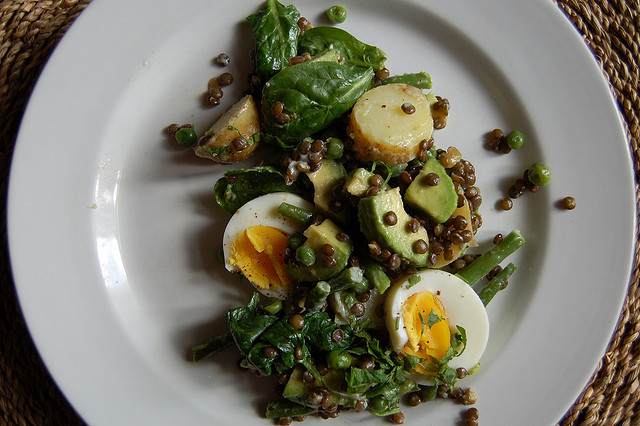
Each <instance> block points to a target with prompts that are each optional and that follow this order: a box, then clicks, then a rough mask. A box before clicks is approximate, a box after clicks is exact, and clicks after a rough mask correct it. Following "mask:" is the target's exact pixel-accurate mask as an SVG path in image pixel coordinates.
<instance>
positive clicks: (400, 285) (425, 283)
mask: <svg viewBox="0 0 640 426" xmlns="http://www.w3.org/2000/svg"><path fill="white" fill-rule="evenodd" d="M417 275H418V276H420V281H418V282H417V283H415V284H414V285H411V284H410V283H409V277H403V278H401V279H399V280H398V281H396V282H395V283H394V284H393V286H392V287H391V288H390V289H389V290H387V297H386V299H385V314H386V315H385V323H386V326H387V329H388V331H389V336H390V340H391V345H392V347H393V348H394V350H396V351H401V350H402V348H403V347H404V346H405V344H406V343H407V342H408V341H409V336H408V335H407V332H406V331H405V325H404V320H403V317H402V306H403V305H404V303H405V302H406V300H407V299H408V298H409V297H411V296H412V295H414V294H416V293H420V292H423V291H428V292H430V293H432V294H433V295H434V296H436V297H437V298H438V299H440V302H442V305H443V306H444V310H445V314H446V316H447V318H448V320H449V325H450V327H451V330H452V333H456V332H457V330H456V328H455V327H456V326H460V327H462V328H464V329H465V331H466V335H467V346H466V349H465V350H464V352H463V353H462V354H461V355H460V356H458V357H455V358H453V359H452V360H451V361H450V362H449V366H450V367H452V368H458V367H463V368H466V369H467V370H470V369H472V368H473V367H475V366H476V365H477V364H478V362H479V361H480V358H481V357H482V354H483V353H484V350H485V348H486V346H487V341H488V340H489V318H488V316H487V311H486V309H485V307H484V304H483V303H482V301H481V300H480V298H479V297H478V295H477V293H476V292H475V290H474V289H473V288H471V286H470V285H469V284H467V283H466V282H464V281H463V280H462V279H460V278H458V277H456V276H455V275H453V274H450V273H448V272H445V271H441V270H438V269H428V270H425V271H421V272H419V273H418V274H417ZM396 318H398V319H397V320H396ZM396 321H398V322H397V323H396ZM396 324H397V325H396ZM423 378H425V379H426V380H425V382H429V379H428V378H427V377H425V376H423ZM418 379H420V378H419V377H418ZM418 381H419V382H420V380H418Z"/></svg>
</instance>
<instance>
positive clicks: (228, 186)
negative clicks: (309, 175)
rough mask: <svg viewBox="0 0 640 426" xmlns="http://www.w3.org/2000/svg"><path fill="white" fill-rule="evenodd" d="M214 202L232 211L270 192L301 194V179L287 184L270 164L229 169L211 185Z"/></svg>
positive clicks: (302, 188) (302, 189)
mask: <svg viewBox="0 0 640 426" xmlns="http://www.w3.org/2000/svg"><path fill="white" fill-rule="evenodd" d="M213 192H214V194H215V197H216V202H217V203H218V205H219V206H220V207H222V208H223V209H225V210H226V211H228V212H229V213H233V212H235V211H236V210H238V209H239V208H240V207H242V206H243V205H244V204H245V203H246V202H247V201H251V200H253V199H254V198H256V197H259V196H260V195H264V194H269V193H271V192H293V193H296V194H302V193H303V192H304V187H303V184H302V183H301V181H295V182H293V184H292V185H287V184H286V183H285V181H284V175H283V174H282V173H281V172H280V171H279V170H278V169H276V168H274V167H271V166H259V167H251V168H248V169H241V170H229V171H227V172H226V173H225V174H224V177H222V178H220V179H218V181H217V182H216V184H215V185H214V187H213Z"/></svg>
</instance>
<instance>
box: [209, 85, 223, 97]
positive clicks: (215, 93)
mask: <svg viewBox="0 0 640 426" xmlns="http://www.w3.org/2000/svg"><path fill="white" fill-rule="evenodd" d="M209 96H211V97H212V98H213V99H222V96H223V93H222V89H221V88H220V87H219V86H214V87H212V88H211V89H209Z"/></svg>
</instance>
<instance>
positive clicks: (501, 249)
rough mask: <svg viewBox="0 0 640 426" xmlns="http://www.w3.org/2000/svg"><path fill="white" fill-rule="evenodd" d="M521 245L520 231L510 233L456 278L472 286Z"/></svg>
mask: <svg viewBox="0 0 640 426" xmlns="http://www.w3.org/2000/svg"><path fill="white" fill-rule="evenodd" d="M523 244H524V237H523V236H522V234H521V233H520V231H518V230H514V231H511V232H510V233H509V235H507V236H506V237H504V238H503V239H502V241H500V242H499V243H498V244H496V245H495V246H493V247H491V248H490V249H489V250H487V251H486V252H485V253H483V254H482V255H481V256H480V257H479V258H477V259H476V260H474V261H473V262H471V263H470V264H469V265H467V266H466V267H465V268H464V269H462V270H461V271H459V272H458V273H457V274H456V276H457V277H459V278H462V279H463V280H464V281H465V282H466V283H467V284H469V285H473V284H475V283H476V282H478V281H480V280H481V279H482V277H484V276H485V275H487V274H488V273H489V271H491V270H492V269H493V268H495V267H496V266H498V265H499V264H500V262H502V261H503V260H504V259H505V258H506V257H507V256H509V255H510V254H511V253H513V252H514V251H516V250H517V249H518V248H520V247H521V246H522V245H523Z"/></svg>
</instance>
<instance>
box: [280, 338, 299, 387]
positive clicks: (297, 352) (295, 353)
mask: <svg viewBox="0 0 640 426" xmlns="http://www.w3.org/2000/svg"><path fill="white" fill-rule="evenodd" d="M293 354H294V356H295V357H296V359H297V360H298V361H302V359H303V358H304V352H303V351H302V348H301V347H300V346H296V349H295V351H294V353H293ZM282 384H284V383H282Z"/></svg>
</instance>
